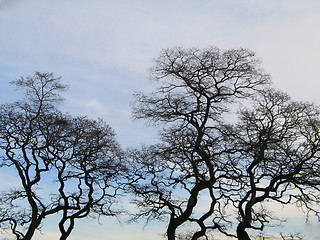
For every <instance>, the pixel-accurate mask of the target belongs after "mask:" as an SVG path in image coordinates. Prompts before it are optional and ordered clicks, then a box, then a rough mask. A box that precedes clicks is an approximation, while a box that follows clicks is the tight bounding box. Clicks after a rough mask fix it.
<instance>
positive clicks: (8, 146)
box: [0, 72, 122, 240]
mask: <svg viewBox="0 0 320 240" xmlns="http://www.w3.org/2000/svg"><path fill="white" fill-rule="evenodd" d="M12 83H13V84H15V85H16V86H17V87H19V88H23V89H25V90H26V94H25V98H24V99H23V100H22V101H18V102H15V103H12V104H3V105H1V106H0V151H1V154H0V158H1V167H2V168H8V171H9V172H10V173H11V172H14V174H16V175H17V177H18V179H19V181H20V185H21V186H20V187H19V188H11V189H9V190H7V191H4V192H2V193H1V197H0V198H1V201H0V212H1V214H0V215H1V217H0V228H1V229H4V230H7V229H10V231H11V232H12V234H13V235H15V237H16V239H23V240H28V239H32V237H33V235H34V233H35V231H36V229H39V228H40V227H41V225H42V224H43V221H44V219H45V218H46V217H47V216H50V215H53V214H57V213H58V214H59V215H58V216H59V217H60V220H59V222H58V226H59V230H60V233H61V237H60V239H61V240H62V239H67V237H68V236H69V235H70V233H71V231H72V229H73V228H74V225H75V220H76V219H79V218H85V217H88V216H89V215H90V214H93V215H94V214H97V215H115V214H116V213H117V211H116V210H115V209H113V208H112V205H113V203H114V202H115V196H116V194H117V189H118V187H119V186H118V184H117V183H116V182H117V178H118V176H119V174H120V172H121V169H122V167H121V164H120V159H121V149H120V147H119V145H118V143H117V142H116V140H115V134H114V132H113V130H112V129H111V128H110V127H109V126H108V125H107V124H106V123H105V122H103V121H102V120H91V119H88V118H87V117H72V116H70V115H68V114H65V113H62V112H60V111H58V110H57V108H56V105H57V104H58V103H59V102H61V101H62V98H61V97H60V95H59V92H61V91H63V90H65V89H66V86H65V85H63V84H61V83H60V78H56V77H54V75H53V74H52V73H39V72H36V73H35V74H34V75H33V76H31V77H27V78H23V77H21V78H20V79H18V80H16V81H13V82H12Z"/></svg>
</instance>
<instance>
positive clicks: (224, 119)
mask: <svg viewBox="0 0 320 240" xmlns="http://www.w3.org/2000/svg"><path fill="white" fill-rule="evenodd" d="M151 76H152V80H153V83H154V84H155V86H156V89H155V91H154V92H152V93H150V94H144V93H136V94H135V101H134V102H133V104H132V112H133V118H134V119H142V120H145V121H147V122H148V123H149V124H150V125H156V126H157V127H158V129H159V134H158V135H159V142H158V143H155V144H151V145H144V146H141V147H132V148H130V149H128V150H126V151H123V150H122V149H121V147H120V146H119V144H118V143H117V141H116V138H115V133H114V132H113V130H112V128H111V127H110V126H109V125H107V124H106V123H105V122H104V121H103V120H101V119H98V120H92V119H89V118H87V117H81V116H78V117H73V116H71V115H69V114H66V113H63V112H61V111H59V110H58V109H57V104H58V103H59V102H61V100H62V98H61V96H60V94H59V93H60V92H61V91H63V90H65V89H66V86H65V85H63V84H61V83H60V78H56V77H54V75H53V74H50V73H39V72H36V73H35V75H34V76H31V77H27V78H23V77H22V78H20V79H18V80H16V81H14V82H13V84H15V85H16V86H18V87H19V88H23V89H25V90H26V94H25V96H26V98H25V99H23V100H22V101H18V102H15V103H12V104H2V105H0V161H1V163H0V167H2V168H3V169H8V171H14V174H16V175H17V176H18V179H19V184H20V187H16V188H11V189H9V190H7V191H3V192H2V193H1V194H0V229H2V230H6V231H7V232H11V233H12V235H13V236H14V237H15V238H16V239H17V240H19V239H23V240H29V239H32V237H33V236H34V233H35V231H36V230H37V229H40V228H41V226H42V224H43V223H44V222H45V218H46V217H47V216H50V215H52V214H57V215H58V216H59V222H58V228H59V231H60V234H61V236H60V239H61V240H63V239H67V237H68V236H70V234H71V231H72V230H73V228H74V226H75V221H76V220H77V219H79V218H85V217H89V216H101V215H107V216H115V215H117V214H118V213H119V212H120V210H118V208H117V207H115V205H117V204H116V203H117V199H118V196H119V195H120V194H128V196H130V197H131V200H132V203H134V204H135V206H136V207H137V208H136V210H137V211H136V212H135V213H134V214H133V220H137V219H139V218H145V219H146V220H147V222H149V221H151V220H160V221H163V222H167V229H166V236H167V239H168V240H176V239H181V240H187V239H188V240H197V239H209V238H210V236H211V235H212V236H221V235H222V236H223V237H224V238H225V237H230V238H231V239H232V238H236V239H239V240H250V239H285V240H289V239H290V240H294V239H303V237H302V236H301V234H299V233H286V234H285V233H280V234H279V235H278V238H276V236H272V234H268V232H267V231H265V230H266V227H267V226H272V225H273V224H275V223H276V224H277V223H278V222H279V221H281V219H280V218H281V215H280V216H278V215H277V214H274V213H273V212H272V211H271V209H270V208H269V207H270V206H275V205H277V204H280V205H283V206H284V205H289V204H291V205H294V206H296V207H297V208H301V209H302V210H303V212H304V213H306V219H307V220H308V219H309V217H310V216H316V217H318V219H320V210H319V207H318V206H319V204H320V187H319V186H320V153H319V152H320V109H319V107H318V106H316V105H314V104H310V103H306V102H298V101H294V100H292V99H291V98H290V97H289V96H288V94H286V93H284V92H282V91H278V90H275V89H273V88H272V86H271V82H270V76H269V75H268V74H266V73H264V71H263V70H262V68H261V66H260V61H259V60H258V59H257V58H256V57H255V54H254V53H253V52H251V51H249V50H248V49H243V48H240V49H230V50H220V49H218V48H206V49H196V48H191V49H183V48H173V49H165V50H163V51H162V53H161V55H160V57H159V58H157V59H156V60H155V64H154V67H153V68H151ZM255 232H257V234H255ZM216 234H217V235H216ZM212 239H215V238H212Z"/></svg>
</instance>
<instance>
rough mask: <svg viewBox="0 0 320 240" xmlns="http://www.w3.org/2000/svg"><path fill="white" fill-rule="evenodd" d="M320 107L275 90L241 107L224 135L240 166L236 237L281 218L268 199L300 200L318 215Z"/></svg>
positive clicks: (242, 239) (299, 204)
mask: <svg viewBox="0 0 320 240" xmlns="http://www.w3.org/2000/svg"><path fill="white" fill-rule="evenodd" d="M319 113H320V112H319V108H318V107H316V106H314V105H312V104H309V103H303V102H296V101H293V100H291V99H290V97H289V96H288V95H287V94H285V93H283V92H280V91H275V90H272V89H269V90H265V91H262V92H261V93H260V94H257V95H256V97H255V100H254V106H253V108H252V109H242V110H241V111H240V113H239V115H240V117H239V123H237V124H235V125H233V126H228V127H227V128H226V129H228V130H227V131H226V132H224V133H223V134H224V135H225V136H227V138H226V139H227V141H228V142H229V146H232V149H234V151H233V152H232V153H231V154H228V157H229V158H230V159H232V162H233V163H234V166H235V167H236V168H237V169H238V176H237V181H240V182H241V183H244V184H243V186H242V188H241V189H236V191H237V192H238V193H239V194H238V196H239V197H240V198H239V199H236V198H234V199H233V201H234V205H237V208H238V211H239V219H240V223H239V224H238V227H237V236H238V239H240V240H249V239H250V237H249V236H248V234H247V233H246V231H245V230H246V229H257V230H264V227H265V225H267V224H269V223H270V221H272V220H274V219H276V217H275V216H274V215H273V214H271V213H270V211H268V209H267V207H266V206H265V203H267V202H269V203H270V202H273V204H275V203H279V204H283V205H287V204H295V205H296V206H297V207H299V208H303V209H304V211H305V212H306V214H307V215H306V216H307V218H308V217H309V215H310V214H311V213H314V214H315V215H316V216H318V217H319V216H320V215H319V213H320V212H319V209H318V210H317V207H316V206H317V205H319V203H320V194H319V193H320V188H319V185H320V171H319V170H320V159H319V158H320V154H319V150H320V131H319V129H320V118H319V116H320V115H319ZM283 239H285V238H283Z"/></svg>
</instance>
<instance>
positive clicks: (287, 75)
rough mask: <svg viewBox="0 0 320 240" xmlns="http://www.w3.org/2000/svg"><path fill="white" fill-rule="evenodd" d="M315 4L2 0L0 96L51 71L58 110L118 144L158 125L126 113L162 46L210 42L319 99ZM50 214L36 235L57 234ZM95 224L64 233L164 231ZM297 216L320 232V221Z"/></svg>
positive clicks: (148, 137)
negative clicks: (252, 58)
mask: <svg viewBox="0 0 320 240" xmlns="http://www.w3.org/2000/svg"><path fill="white" fill-rule="evenodd" d="M319 12H320V1H318V0H225V1H222V0H198V1H195V0H161V1H160V0H117V1H115V0H113V1H111V0H91V1H84V0H54V1H53V0H52V1H49V0H47V1H43V0H0V83H1V85H0V103H4V102H8V101H12V100H13V99H15V98H17V97H18V96H19V94H18V93H17V92H15V91H14V89H13V88H12V86H10V85H9V84H8V82H9V81H11V80H15V79H17V78H19V77H20V76H28V75H33V73H34V71H40V72H53V73H54V74H55V75H56V76H61V77H62V81H63V82H64V83H66V84H68V85H69V86H70V88H69V90H68V92H67V93H65V94H64V97H65V99H66V100H65V102H64V104H63V105H62V106H61V108H62V109H63V110H64V111H68V112H69V113H71V114H74V115H88V116H89V117H92V118H98V117H101V118H103V119H104V120H105V121H106V122H107V123H108V124H110V126H111V127H112V128H113V129H114V130H115V132H116V133H117V136H118V140H119V142H120V143H121V144H122V145H123V146H132V145H139V144H143V143H145V144H148V143H150V142H153V141H155V139H154V138H155V131H154V129H152V128H146V127H145V126H144V125H143V123H141V122H133V121H132V119H131V117H130V102H131V101H132V100H133V93H134V92H137V91H142V92H148V91H151V90H152V84H151V82H150V81H149V72H148V69H149V68H150V67H151V66H152V65H153V59H154V58H156V57H157V56H159V54H160V51H161V49H163V48H172V47H176V46H179V47H186V48H188V47H198V48H205V47H208V46H215V47H219V48H223V49H229V48H239V47H245V48H249V49H250V50H253V51H255V52H256V54H257V56H258V57H259V58H260V59H261V60H262V65H263V67H264V69H265V71H266V72H267V73H269V74H271V76H272V81H273V83H274V86H275V87H276V88H278V89H281V90H283V91H286V92H288V93H289V94H290V95H291V96H292V97H293V99H296V100H303V101H310V102H314V103H316V104H320V99H319V87H320V81H319V80H320V67H319V64H320V44H319V43H320V30H319V29H320V14H319ZM0 177H1V179H4V177H9V176H6V175H5V173H3V172H2V173H1V172H0ZM291 213H292V212H291ZM287 214H289V212H287ZM294 216H295V215H294ZM292 219H298V218H295V217H292ZM299 220H301V219H300V218H299ZM48 222H49V223H48V224H47V225H45V227H44V229H43V234H44V235H39V236H37V238H36V240H40V239H49V240H51V239H52V240H53V239H57V237H56V235H55V231H56V230H55V228H54V226H51V225H50V221H48ZM101 222H102V223H103V224H102V225H99V224H97V222H96V221H90V222H89V221H81V222H80V223H78V228H77V227H76V229H75V231H74V233H73V235H72V236H71V237H70V240H76V239H77V240H83V239H91V240H96V239H108V240H119V239H128V240H137V239H139V240H149V239H154V240H157V239H161V235H160V234H161V233H163V232H164V231H165V229H164V226H163V225H161V224H158V223H152V224H151V225H150V226H147V227H146V228H145V229H143V225H129V226H127V225H125V224H123V225H121V226H119V224H118V222H117V221H116V220H112V219H101ZM293 222H294V221H293ZM298 224H300V225H299V229H301V230H302V231H305V233H306V234H307V235H308V239H311V240H315V239H320V233H319V230H317V229H319V227H318V226H306V225H304V224H301V222H300V223H295V222H294V223H292V226H293V227H294V226H298Z"/></svg>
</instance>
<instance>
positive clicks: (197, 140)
mask: <svg viewBox="0 0 320 240" xmlns="http://www.w3.org/2000/svg"><path fill="white" fill-rule="evenodd" d="M152 74H153V77H154V80H155V81H156V84H158V87H157V90H156V92H154V93H152V94H150V95H144V94H137V95H136V102H135V103H134V105H133V114H134V117H135V118H136V119H147V120H149V122H150V123H152V124H153V123H154V124H163V125H164V127H163V129H162V130H161V131H160V139H161V143H159V144H157V145H153V146H149V147H144V149H142V150H136V151H133V154H132V161H133V162H134V163H132V164H131V166H133V168H134V169H132V171H133V172H134V177H133V179H132V184H131V186H132V190H133V192H134V193H135V194H136V195H137V199H136V200H135V202H136V203H137V204H138V206H139V207H141V208H142V210H141V212H140V214H138V217H139V216H147V217H148V218H149V219H150V218H157V219H162V217H165V216H168V217H169V222H168V227H167V237H168V239H169V240H173V239H176V236H177V229H178V228H179V227H180V226H182V225H183V224H185V223H187V222H189V223H194V224H195V225H197V230H195V231H194V233H193V234H192V236H191V237H190V239H198V238H200V237H202V236H205V235H206V233H207V230H210V229H211V230H213V229H217V230H219V231H220V232H222V233H224V234H227V235H230V236H231V234H228V233H227V232H226V226H227V225H228V224H229V223H230V220H228V219H227V216H226V214H225V207H226V206H227V205H228V204H229V202H230V199H232V197H233V192H229V191H228V189H230V188H233V187H238V184H239V182H238V181H234V179H233V178H234V175H235V174H238V173H237V172H236V170H234V168H233V167H232V166H231V165H230V161H229V160H228V159H226V158H223V156H226V154H227V153H228V152H229V151H232V150H231V149H226V146H225V145H224V144H223V142H224V138H225V136H224V135H223V134H221V131H220V125H221V124H222V123H223V121H224V117H225V115H226V113H228V111H229V110H230V108H231V106H232V105H230V103H233V102H235V101H236V100H239V99H246V98H249V97H250V96H252V94H254V93H255V92H256V91H258V90H259V89H261V88H262V87H264V86H266V85H267V84H268V83H269V76H268V75H267V74H265V73H263V71H262V70H261V69H260V68H259V60H258V59H257V58H256V57H255V56H254V53H252V52H251V51H249V50H247V49H232V50H227V51H222V50H219V49H217V48H208V49H204V50H199V49H195V48H194V49H182V48H174V49H167V50H164V51H163V52H162V54H161V56H160V57H159V58H158V59H156V61H155V66H154V68H153V69H152ZM222 184H223V186H225V185H226V184H227V185H228V187H227V189H225V188H224V187H222ZM200 196H205V197H206V199H207V208H206V209H205V210H203V209H202V212H203V213H202V214H198V215H197V214H195V213H196V212H197V208H199V207H200V206H203V204H202V203H199V200H200Z"/></svg>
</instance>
